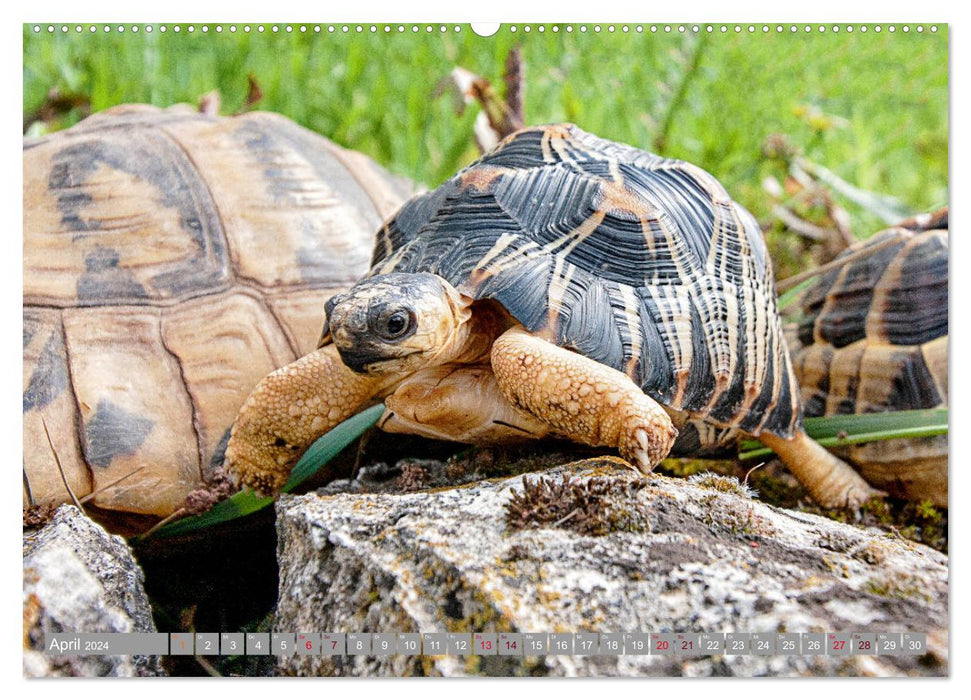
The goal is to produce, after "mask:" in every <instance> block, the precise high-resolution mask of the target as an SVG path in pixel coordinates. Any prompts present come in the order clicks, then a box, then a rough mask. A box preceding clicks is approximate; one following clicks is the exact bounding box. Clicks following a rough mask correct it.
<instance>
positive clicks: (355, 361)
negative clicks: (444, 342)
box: [337, 347, 422, 374]
mask: <svg viewBox="0 0 971 700" xmlns="http://www.w3.org/2000/svg"><path fill="white" fill-rule="evenodd" d="M337 352H338V353H340V356H341V362H343V363H344V365H345V366H346V367H347V368H348V369H350V370H351V371H353V372H357V373H358V374H380V373H381V372H382V371H383V369H385V368H387V369H392V368H391V367H389V365H390V364H391V363H397V362H400V361H401V360H403V359H404V358H406V357H411V356H412V355H418V354H420V353H421V352H422V351H421V350H409V351H408V352H403V353H396V354H394V355H392V356H390V357H389V356H387V355H379V354H376V353H375V352H373V351H371V352H369V351H368V350H365V349H357V348H354V349H347V350H344V349H341V348H339V347H338V348H337Z"/></svg>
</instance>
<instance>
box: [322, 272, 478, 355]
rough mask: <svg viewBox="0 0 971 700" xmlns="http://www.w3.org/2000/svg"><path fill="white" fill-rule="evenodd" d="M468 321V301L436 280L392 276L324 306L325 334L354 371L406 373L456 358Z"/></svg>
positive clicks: (358, 287)
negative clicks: (325, 315) (325, 307)
mask: <svg viewBox="0 0 971 700" xmlns="http://www.w3.org/2000/svg"><path fill="white" fill-rule="evenodd" d="M470 317H471V310H470V302H469V301H468V300H467V299H464V298H463V297H462V295H461V294H459V292H458V291H457V290H456V289H455V288H454V287H453V286H452V285H451V284H449V283H448V282H447V281H445V280H444V279H442V278H441V277H438V276H437V275H432V274H429V273H392V274H388V275H378V276H376V277H371V278H368V279H366V280H363V281H362V282H360V283H359V284H357V285H356V286H355V287H354V288H352V289H351V290H350V291H348V292H347V293H345V294H339V295H337V296H335V297H333V298H332V299H331V300H330V301H329V302H327V324H326V326H325V328H324V336H325V337H326V335H327V334H328V333H329V334H330V337H331V339H332V341H333V343H334V346H335V347H336V348H337V351H338V352H339V353H340V356H341V360H342V361H343V363H344V364H345V365H347V366H348V367H349V368H350V369H352V370H354V371H355V372H359V373H362V374H390V373H409V372H412V371H414V370H416V369H418V368H421V367H426V366H430V365H437V364H442V363H444V362H448V361H449V360H451V359H452V358H453V357H455V356H456V355H457V354H458V353H459V352H460V351H461V350H462V348H463V346H464V343H465V341H466V339H467V337H468V324H467V322H468V320H469V318H470Z"/></svg>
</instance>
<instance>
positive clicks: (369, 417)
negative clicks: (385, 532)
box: [283, 403, 384, 492]
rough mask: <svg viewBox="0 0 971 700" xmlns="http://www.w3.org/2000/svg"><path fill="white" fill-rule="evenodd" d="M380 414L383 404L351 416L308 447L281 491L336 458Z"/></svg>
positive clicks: (294, 484)
mask: <svg viewBox="0 0 971 700" xmlns="http://www.w3.org/2000/svg"><path fill="white" fill-rule="evenodd" d="M382 413H384V404H380V403H379V404H378V405H377V406H371V408H368V409H366V410H364V411H361V412H360V413H358V414H357V415H355V416H351V417H350V418H348V419H347V420H346V421H344V422H343V423H341V424H340V425H338V426H337V427H335V428H334V429H333V430H331V431H330V432H329V433H327V434H326V435H324V436H322V437H321V438H320V439H319V440H317V442H315V443H314V444H313V445H311V446H310V449H309V450H307V451H306V452H305V453H304V455H303V457H301V458H300V461H299V462H297V466H295V467H294V468H293V471H292V472H290V479H289V480H288V481H287V483H286V486H284V487H283V490H284V491H285V492H289V491H292V490H293V489H295V488H296V487H297V486H299V485H300V484H301V483H303V482H304V481H306V480H307V479H308V478H309V477H310V476H312V475H313V474H314V473H316V471H317V470H318V469H320V468H321V467H322V466H324V465H325V464H327V462H329V461H330V460H332V459H333V458H334V457H336V456H337V454H338V453H339V452H340V451H341V450H343V449H344V448H345V447H347V446H348V445H350V444H351V443H352V442H354V441H355V440H356V439H357V438H359V437H360V436H361V435H362V434H363V433H364V431H365V430H367V429H368V428H370V427H372V426H373V425H374V424H375V423H377V422H378V419H379V418H380V417H381V414H382Z"/></svg>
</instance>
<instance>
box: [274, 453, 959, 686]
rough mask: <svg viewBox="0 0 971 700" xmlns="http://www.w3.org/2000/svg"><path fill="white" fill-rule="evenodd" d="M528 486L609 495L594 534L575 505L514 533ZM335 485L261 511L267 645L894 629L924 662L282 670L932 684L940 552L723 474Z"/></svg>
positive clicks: (560, 475)
mask: <svg viewBox="0 0 971 700" xmlns="http://www.w3.org/2000/svg"><path fill="white" fill-rule="evenodd" d="M539 478H544V479H547V480H550V481H551V482H560V481H561V480H562V479H564V478H565V479H568V480H569V484H571V485H575V486H577V487H578V488H587V487H591V488H592V487H598V488H601V489H603V490H604V492H605V493H608V494H613V496H622V497H623V498H620V497H618V498H615V500H614V501H613V502H610V503H608V506H609V508H606V509H605V510H606V511H607V512H609V517H608V518H606V519H605V522H606V527H605V529H604V528H602V531H604V532H605V534H597V535H594V534H584V533H588V532H590V531H591V527H590V520H589V518H588V517H587V516H586V515H584V512H581V511H582V510H583V509H582V507H577V508H576V509H575V510H576V511H577V513H574V514H573V515H570V514H569V513H568V514H567V516H568V517H565V518H560V519H558V520H557V521H554V522H550V523H547V524H546V525H544V526H542V527H532V526H529V524H528V523H529V518H528V517H527V518H526V519H525V521H524V522H525V524H524V522H520V523H519V525H517V526H515V527H511V526H510V525H509V523H508V522H507V517H506V513H507V507H508V506H509V503H510V500H511V499H512V498H513V496H514V494H515V493H522V492H523V490H524V489H523V482H524V479H525V480H529V481H530V482H534V481H535V480H536V479H539ZM570 488H572V486H570ZM348 489H349V491H351V492H350V493H333V489H331V492H330V493H329V494H328V495H324V496H318V495H313V494H310V495H306V496H285V497H283V498H281V499H280V501H279V502H278V503H277V515H278V517H277V531H278V533H277V534H278V559H279V564H280V594H279V602H278V609H277V617H276V621H275V629H276V630H278V631H284V632H302V631H319V632H324V631H330V632H459V631H461V632H473V631H476V632H489V631H498V632H503V631H505V632H532V631H547V632H573V631H595V632H617V631H651V632H849V631H852V632H884V631H905V630H906V631H913V632H924V633H926V634H927V636H928V648H929V651H928V653H927V654H925V655H924V656H923V657H920V658H918V657H829V656H822V657H819V656H781V655H778V656H731V655H716V656H702V657H693V658H681V659H679V658H673V657H663V656H620V657H609V656H555V655H554V656H546V657H526V658H514V657H480V656H472V657H469V658H463V657H449V656H438V657H432V656H387V657H381V656H344V657H322V656H300V655H296V656H290V657H280V658H279V659H278V672H279V673H281V674H316V675H347V676H384V675H444V676H461V675H476V674H483V675H498V676H505V675H549V676H671V675H685V676H712V675H737V676H758V675H772V676H775V675H783V676H798V675H867V676H901V675H946V674H947V624H948V610H947V604H948V599H947V558H946V556H945V555H943V554H941V553H939V552H937V551H935V550H933V549H930V548H927V547H924V546H921V545H918V544H914V543H911V542H909V541H906V540H903V539H900V538H897V537H892V536H888V535H886V534H885V533H882V532H880V531H877V530H864V529H862V528H858V527H855V526H852V525H845V524H841V523H838V522H834V521H831V520H827V519H825V518H821V517H817V516H813V515H809V514H804V513H797V512H792V511H786V510H782V509H778V508H774V507H771V506H768V505H765V504H763V503H761V502H759V501H757V500H754V499H753V498H752V497H751V495H750V494H748V493H746V492H745V490H744V489H740V488H738V485H737V482H734V481H733V480H728V479H725V478H724V477H715V476H710V477H702V478H696V479H694V480H693V481H686V480H680V479H672V478H666V477H661V476H655V477H652V478H651V479H649V480H648V481H646V482H645V481H643V480H641V479H640V477H638V476H636V475H634V474H633V473H632V472H630V471H629V470H625V469H622V468H618V466H617V464H616V463H615V462H612V461H610V460H584V461H581V462H576V463H573V464H569V465H564V466H561V467H558V468H555V469H552V470H549V471H546V472H544V473H543V474H542V475H539V474H532V475H528V476H526V477H522V478H520V477H513V478H505V479H496V480H490V481H482V482H476V483H472V484H468V485H464V486H459V487H455V488H439V489H432V490H430V491H422V492H415V493H404V494H389V493H360V492H354V491H359V490H360V487H359V485H357V486H355V485H353V484H349V485H348ZM604 503H607V502H606V501H605V502H604ZM601 505H603V503H601ZM578 513H579V514H578ZM510 522H512V521H510ZM594 524H595V525H596V523H594ZM594 529H596V528H594Z"/></svg>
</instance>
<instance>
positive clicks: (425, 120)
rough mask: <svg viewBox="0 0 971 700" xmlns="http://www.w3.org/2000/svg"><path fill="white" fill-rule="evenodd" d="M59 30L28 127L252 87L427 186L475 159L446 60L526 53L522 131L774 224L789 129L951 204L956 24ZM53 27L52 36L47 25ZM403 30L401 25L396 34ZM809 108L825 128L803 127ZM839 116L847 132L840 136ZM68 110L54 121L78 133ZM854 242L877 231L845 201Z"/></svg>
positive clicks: (878, 179) (274, 106)
mask: <svg viewBox="0 0 971 700" xmlns="http://www.w3.org/2000/svg"><path fill="white" fill-rule="evenodd" d="M351 26H352V32H351V33H350V34H347V35H345V34H343V33H341V32H340V31H339V28H338V31H337V32H336V33H334V34H329V33H327V29H326V26H324V27H323V32H322V33H321V34H320V35H314V34H313V33H312V31H310V32H307V33H306V34H300V33H299V31H297V30H295V31H294V32H293V33H292V34H287V33H285V32H284V31H283V29H282V28H281V30H280V31H279V32H278V33H276V34H274V33H272V32H271V31H270V30H269V28H268V29H267V31H266V32H265V33H263V34H256V33H251V34H248V35H246V34H243V33H242V32H237V33H235V34H231V33H229V32H228V30H224V31H223V32H222V33H220V34H216V33H215V32H213V31H210V32H209V33H207V34H203V33H202V32H200V31H199V30H198V28H197V29H196V31H195V32H194V33H192V34H189V33H188V32H187V31H185V29H184V28H183V31H181V32H180V33H178V34H176V33H174V32H172V31H171V29H170V30H169V31H168V32H166V33H165V34H161V33H159V32H158V31H157V30H156V31H154V32H152V33H151V34H148V33H146V32H144V30H143V31H141V32H139V33H138V34H132V33H131V31H130V30H129V31H127V32H125V33H124V34H122V35H119V34H118V33H117V32H116V31H112V32H111V33H109V34H105V33H104V32H103V31H101V30H100V29H99V30H98V31H97V32H96V33H94V34H91V33H89V32H88V31H87V25H85V27H84V32H82V33H81V34H76V33H75V32H74V31H73V25H72V30H71V31H69V32H68V33H66V34H62V33H61V32H60V31H55V32H54V33H53V34H48V33H47V32H46V31H42V32H41V33H40V34H35V33H34V32H33V31H32V29H31V27H30V26H25V27H24V116H25V120H26V119H27V117H28V116H29V115H31V114H33V113H35V112H36V110H37V109H38V107H39V106H40V105H41V104H42V103H43V101H44V99H45V96H46V95H47V94H48V91H49V90H50V89H51V88H57V89H59V90H60V91H61V93H62V94H63V93H81V94H84V95H87V96H88V97H89V98H90V101H91V106H92V108H93V109H94V110H101V109H104V108H106V107H109V106H112V105H116V104H120V103H125V102H150V103H154V104H157V105H162V106H165V105H169V104H172V103H175V102H191V103H195V102H196V101H197V100H198V98H199V96H200V95H202V94H204V93H207V92H209V91H211V90H213V89H218V90H219V91H220V93H221V94H222V96H223V108H224V111H227V112H231V111H235V110H236V109H237V108H238V107H239V106H240V105H242V103H243V101H244V99H245V96H246V91H247V81H246V77H247V75H248V74H250V73H252V74H253V75H255V77H256V79H257V80H258V82H259V84H260V86H261V87H262V89H263V92H264V94H265V97H264V99H263V101H262V102H261V103H260V104H259V108H260V109H266V110H272V111H276V112H281V113H283V114H285V115H287V116H289V117H290V118H292V119H294V120H295V121H297V122H299V123H300V124H303V125H304V126H307V127H309V128H311V129H314V130H315V131H318V132H320V133H322V134H324V135H326V136H328V137H330V138H332V139H334V140H335V141H337V142H339V143H341V144H342V145H345V146H347V147H350V148H354V149H357V150H359V151H363V152H364V153H367V154H368V155H370V156H372V157H374V158H375V159H376V160H378V161H379V162H380V163H382V164H383V165H385V166H386V167H387V168H389V169H390V170H392V171H394V172H397V173H400V174H402V175H406V176H408V177H410V178H412V179H414V180H416V181H419V182H423V183H425V184H428V185H431V186H434V185H436V184H438V183H439V182H441V181H442V180H443V179H445V178H447V177H448V176H449V175H450V174H452V173H453V172H454V171H455V170H456V169H458V168H459V167H461V166H463V165H464V164H466V163H467V162H468V161H470V160H471V159H472V158H474V157H475V156H476V151H475V147H474V140H473V138H472V123H473V119H474V116H475V111H476V110H474V109H470V110H467V111H466V113H465V114H464V115H463V116H462V117H458V116H456V115H455V113H454V111H453V107H452V104H451V100H450V99H449V98H448V97H436V96H435V86H436V84H437V83H438V82H439V81H440V80H441V79H442V78H443V77H444V76H446V75H447V73H448V71H449V70H450V69H451V68H452V67H453V66H454V65H462V66H464V67H466V68H468V69H470V70H472V71H475V72H478V73H480V74H482V75H484V76H486V77H487V78H489V79H491V80H493V81H498V79H499V77H500V74H501V72H502V69H503V64H504V60H505V56H506V53H507V52H508V51H509V49H510V48H512V47H513V46H515V45H517V44H520V45H521V46H522V51H523V56H524V59H525V64H526V89H525V111H526V118H527V121H528V122H530V123H543V122H553V121H572V122H575V123H577V124H579V125H580V126H581V127H582V128H584V129H587V130H589V131H592V132H594V133H597V134H599V135H601V136H604V137H607V138H612V139H617V140H620V141H624V142H628V143H632V144H635V145H638V146H641V147H643V148H647V149H650V150H655V151H660V152H661V153H662V154H663V155H667V156H672V157H678V158H684V159H686V160H689V161H692V162H694V163H697V164H699V165H701V166H702V167H704V168H706V169H707V170H709V171H711V172H712V173H713V174H715V176H716V177H718V178H719V179H720V180H721V181H722V182H723V183H724V184H725V186H726V187H727V188H728V190H729V192H730V193H732V195H733V196H734V197H735V198H736V199H738V200H739V201H741V202H742V203H743V204H744V205H745V206H747V207H748V208H749V209H751V210H752V211H753V212H754V213H755V214H756V215H757V216H759V217H765V216H766V215H767V213H768V211H767V209H768V206H767V202H766V197H765V196H764V194H763V192H762V187H761V182H762V179H763V178H764V177H765V176H766V175H768V174H770V173H774V174H776V175H778V174H779V173H778V171H777V168H778V166H777V165H774V164H772V163H770V162H768V161H767V160H765V159H764V158H763V157H762V155H761V144H762V142H763V141H764V139H765V138H766V136H768V135H769V134H770V133H773V132H782V133H785V134H787V135H788V136H789V138H790V139H791V140H792V142H793V143H795V144H797V145H798V146H800V147H801V148H802V149H803V150H804V152H805V155H806V156H807V157H808V158H810V159H811V160H813V161H815V162H818V163H820V164H823V165H825V166H826V167H827V168H829V169H831V170H833V171H834V172H835V173H836V174H838V175H839V176H840V177H842V178H844V179H845V180H847V181H849V182H851V183H853V184H855V185H857V186H859V187H862V188H865V189H868V190H873V191H876V192H881V193H886V194H890V195H893V196H895V197H897V198H899V199H900V200H901V201H903V202H904V203H906V204H908V205H910V206H912V207H914V208H916V209H922V210H923V209H928V208H931V207H934V206H938V205H940V204H943V203H944V202H945V201H946V198H947V184H948V163H947V134H948V112H947V100H948V83H947V74H948V70H947V56H948V50H947V41H948V39H947V29H946V27H941V28H940V29H939V31H938V32H936V33H933V34H932V33H930V32H929V31H924V32H923V33H920V34H918V33H917V32H915V31H911V32H910V33H908V34H903V33H901V32H899V31H898V32H897V33H896V34H889V33H888V32H886V31H884V32H882V33H881V34H876V33H874V32H872V31H870V32H868V33H867V34H861V33H860V32H859V31H857V32H854V33H853V34H847V33H846V32H845V30H844V31H842V32H840V33H839V34H834V33H833V32H832V31H831V30H830V31H827V32H825V33H818V32H816V31H813V32H811V33H809V34H806V33H804V32H803V31H802V30H801V29H800V30H799V31H798V32H797V33H795V34H792V33H790V32H789V31H788V30H786V31H785V32H783V33H782V34H777V33H776V32H775V30H774V25H773V28H772V31H770V32H769V33H768V34H763V33H762V32H761V30H760V29H759V30H757V31H756V33H755V34H754V35H749V34H748V32H747V31H746V30H745V29H743V31H742V32H741V33H738V34H736V33H735V32H733V31H729V32H728V33H727V34H721V33H720V32H718V30H717V29H716V31H715V32H714V33H713V34H712V35H705V34H704V33H702V35H700V36H692V35H690V34H689V35H685V36H682V35H680V34H679V33H678V32H677V31H672V32H670V33H664V32H663V31H659V32H658V33H656V34H652V33H651V32H650V31H649V30H647V29H645V31H644V32H643V33H641V34H638V33H636V32H634V31H633V30H632V31H631V32H629V33H627V34H624V33H621V32H620V31H619V29H618V31H616V32H615V33H613V34H609V33H607V32H606V31H602V32H601V33H599V34H595V33H594V32H593V31H592V26H591V27H590V28H589V31H588V32H586V33H580V32H579V31H574V32H572V33H570V34H567V33H566V32H565V31H562V30H561V31H560V32H558V33H556V34H554V33H553V32H552V31H551V25H547V26H546V31H545V32H544V33H542V34H540V33H538V31H537V30H536V26H535V25H534V26H533V28H532V29H533V31H531V32H530V33H528V34H525V33H524V32H523V31H522V27H521V26H520V29H519V31H518V32H516V33H511V32H509V31H508V28H507V27H504V28H503V29H501V30H500V31H499V33H498V34H496V35H494V36H493V37H490V38H482V37H478V36H476V35H474V34H473V33H472V32H471V31H470V30H469V27H468V26H467V25H461V31H460V32H458V33H456V32H455V31H454V30H453V27H454V25H449V29H448V31H447V32H445V33H444V34H443V33H440V32H439V31H438V30H437V28H436V30H435V31H434V32H432V33H430V34H427V33H425V32H424V31H421V32H419V33H418V34H412V33H411V31H410V25H409V30H408V31H406V32H405V33H403V34H399V33H397V31H394V30H393V31H392V32H391V33H390V34H386V33H384V31H383V27H384V26H383V25H378V32H377V34H373V35H372V34H370V33H369V32H368V30H367V28H365V31H364V32H363V33H361V34H357V33H356V32H354V31H353V26H354V25H351ZM45 29H46V27H45ZM395 29H396V27H395ZM807 106H811V107H814V108H816V110H818V111H817V114H818V113H819V112H820V111H821V113H822V115H823V117H819V116H816V117H813V116H811V114H807V110H806V107H807ZM829 117H835V118H837V119H836V120H835V121H837V122H839V121H840V120H846V121H845V123H844V125H843V126H833V121H834V120H832V119H830V118H829ZM76 119H77V114H76V113H75V114H73V115H69V116H68V118H67V119H65V120H64V121H63V123H62V125H68V124H70V123H71V122H72V121H76ZM848 208H849V210H850V212H851V214H853V216H854V223H855V225H856V231H857V232H859V233H872V232H873V231H876V230H877V229H879V228H881V227H882V225H881V224H880V222H879V221H878V220H877V219H876V218H875V217H873V216H872V215H870V214H867V213H866V212H863V211H861V210H859V209H858V208H855V207H853V206H848Z"/></svg>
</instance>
